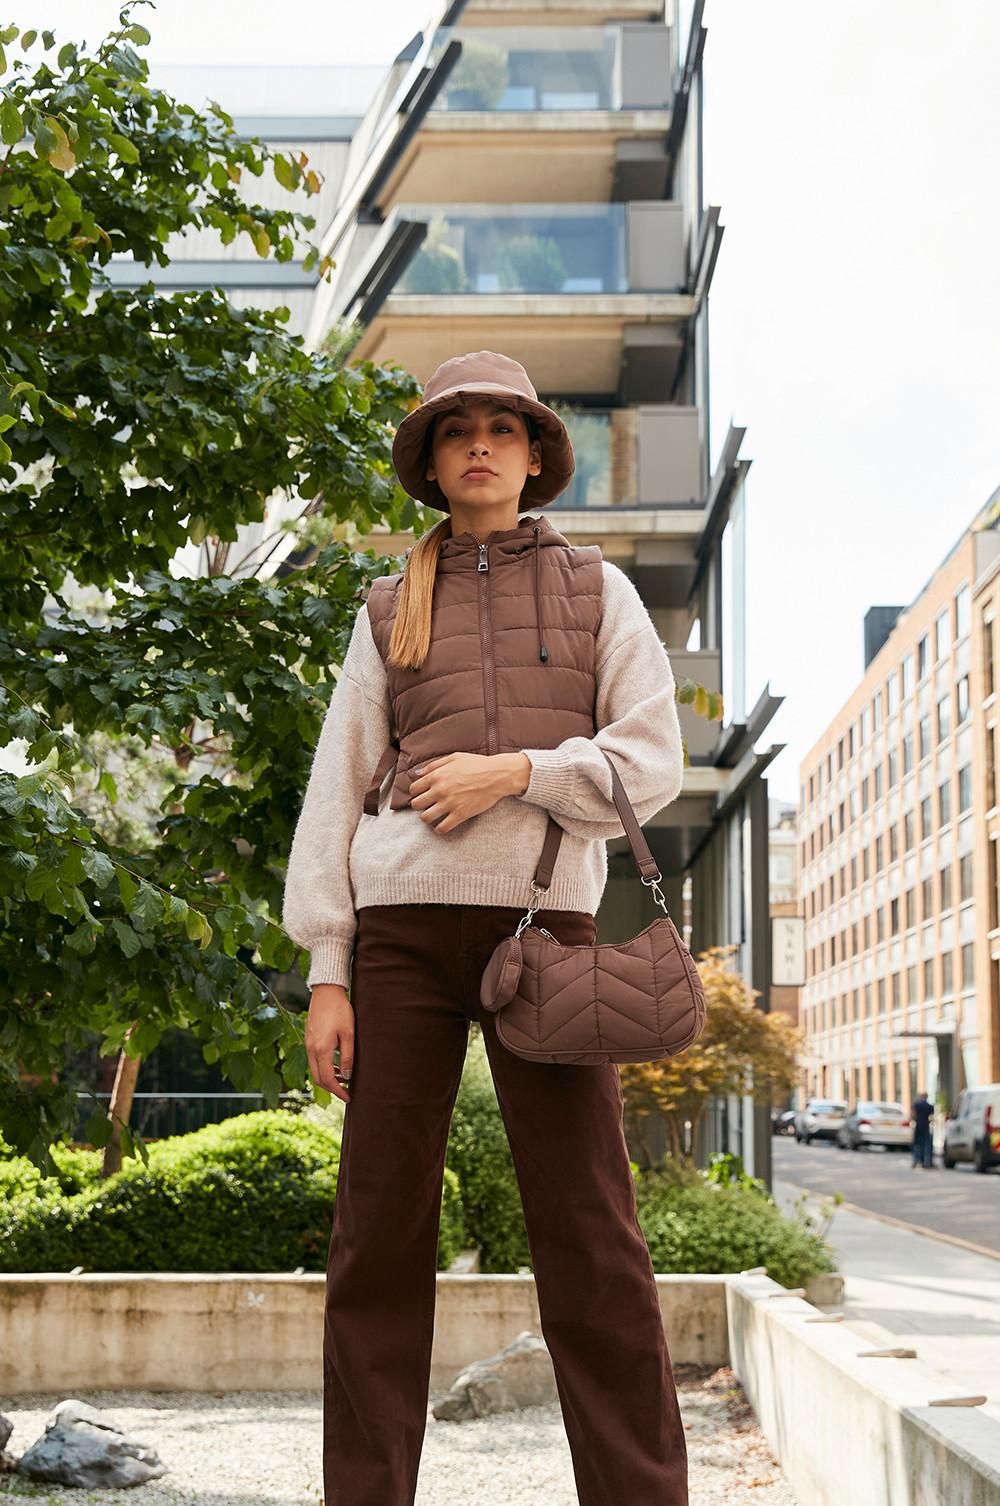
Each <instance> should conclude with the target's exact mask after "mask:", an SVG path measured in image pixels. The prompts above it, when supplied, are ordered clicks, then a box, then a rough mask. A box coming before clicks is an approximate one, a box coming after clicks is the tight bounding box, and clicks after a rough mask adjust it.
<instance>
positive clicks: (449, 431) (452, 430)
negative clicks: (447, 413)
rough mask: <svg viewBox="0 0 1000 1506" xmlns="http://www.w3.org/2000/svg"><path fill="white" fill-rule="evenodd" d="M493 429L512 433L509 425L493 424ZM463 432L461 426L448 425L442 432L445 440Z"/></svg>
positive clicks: (511, 427)
mask: <svg viewBox="0 0 1000 1506" xmlns="http://www.w3.org/2000/svg"><path fill="white" fill-rule="evenodd" d="M494 428H499V429H506V431H507V433H508V434H513V432H514V429H513V426H512V425H511V424H504V423H501V424H495V425H494ZM464 432H465V431H464V429H463V428H462V425H461V424H449V425H448V427H447V428H446V429H445V431H444V433H445V438H446V439H450V438H451V436H452V435H453V434H462V433H464Z"/></svg>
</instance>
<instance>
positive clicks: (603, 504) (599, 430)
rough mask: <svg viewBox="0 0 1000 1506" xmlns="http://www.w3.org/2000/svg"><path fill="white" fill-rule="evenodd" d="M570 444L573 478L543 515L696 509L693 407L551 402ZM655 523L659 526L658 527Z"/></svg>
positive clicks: (697, 418)
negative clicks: (587, 405) (573, 405)
mask: <svg viewBox="0 0 1000 1506" xmlns="http://www.w3.org/2000/svg"><path fill="white" fill-rule="evenodd" d="M551 406H552V407H554V408H555V410H556V412H557V413H558V414H559V416H560V418H562V420H563V422H564V423H565V424H566V427H567V429H568V430H569V433H570V438H571V439H572V441H573V453H574V455H575V457H576V471H575V473H574V475H573V479H572V481H571V482H570V484H569V486H568V487H567V488H566V490H565V491H564V492H563V493H562V494H561V495H560V496H559V497H557V498H556V499H555V501H554V502H552V503H551V504H550V506H551V510H552V511H553V512H555V511H563V512H580V511H583V512H589V513H593V512H594V511H595V510H598V509H601V510H603V509H608V510H610V511H612V512H617V513H618V517H617V518H609V519H608V520H607V522H608V526H609V528H610V529H611V530H612V531H615V532H617V531H618V530H619V529H620V527H621V510H622V509H631V508H643V509H645V508H660V507H663V508H672V509H678V508H686V507H694V508H701V507H702V506H703V504H704V499H705V496H706V491H707V476H706V461H705V453H704V443H703V437H702V415H701V414H700V412H699V410H698V409H697V408H695V407H686V406H685V407H673V406H671V405H670V404H666V403H662V404H643V405H640V406H637V407H634V408H611V409H598V408H587V409H582V410H581V409H576V410H574V409H572V408H569V407H567V406H566V405H564V404H562V403H560V402H558V401H553V403H552V405H551ZM660 522H661V523H662V520H660Z"/></svg>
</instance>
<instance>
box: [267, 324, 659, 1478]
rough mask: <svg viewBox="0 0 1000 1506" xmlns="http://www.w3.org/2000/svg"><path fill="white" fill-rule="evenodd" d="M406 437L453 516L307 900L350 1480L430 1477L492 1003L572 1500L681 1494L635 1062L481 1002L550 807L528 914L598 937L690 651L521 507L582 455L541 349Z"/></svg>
mask: <svg viewBox="0 0 1000 1506" xmlns="http://www.w3.org/2000/svg"><path fill="white" fill-rule="evenodd" d="M393 461H394V464H395V467H396V471H397V474H398V476H399V479H400V482H401V484H402V485H403V486H404V487H405V488H406V490H407V491H408V492H409V493H410V494H411V495H412V496H414V497H416V498H418V499H419V500H421V501H424V502H426V503H428V504H429V505H431V506H434V507H438V508H440V509H441V510H442V511H443V512H445V513H446V514H447V516H446V517H444V518H443V519H442V520H441V522H440V523H439V524H437V525H436V526H435V527H434V528H433V529H431V530H430V531H429V532H428V533H426V534H425V535H423V536H422V537H421V538H420V539H419V541H418V542H417V543H416V544H415V545H414V547H413V548H412V549H411V550H410V551H409V552H408V555H407V562H406V568H405V570H404V571H402V572H399V573H397V574H395V575H392V576H385V577H379V578H377V579H376V580H375V581H374V582H373V583H372V587H371V591H370V593H369V596H368V599H367V600H366V602H365V603H364V604H363V605H362V606H361V608H360V610H359V612H358V616H357V621H356V623H355V627H354V631H353V634H352V637H351V641H350V645H349V648H348V651H347V654H346V655H345V658H344V663H343V666H342V669H341V673H340V677H339V679H338V681H337V685H336V687H335V689H334V692H333V695H332V697H331V700H330V705H329V710H328V713H327V716H326V719H325V722H324V725H323V730H322V733H321V736H320V739H319V742H318V745H317V748H316V753H315V756H314V760H313V765H312V770H311V773H310V777H309V782H308V787H307V790H306V793H305V798H304V802H303V806H302V811H301V814H300V817H299V821H298V824H297V826H296V830H295V835H294V840H293V843H292V848H291V852H290V855H289V862H288V872H287V879H286V888H285V901H284V914H283V920H284V925H285V929H286V930H287V931H288V933H289V934H290V935H291V936H292V937H293V939H295V940H296V941H298V942H299V944H300V945H302V946H304V947H306V948H308V949H309V951H310V954H311V965H310V971H309V979H308V981H309V985H310V987H311V989H312V995H311V1000H310V1008H309V1016H308V1023H307V1027H306V1046H307V1051H308V1055H309V1063H310V1070H311V1073H312V1076H313V1078H314V1080H315V1081H316V1082H317V1083H318V1084H320V1085H321V1086H323V1087H325V1088H327V1089H329V1091H330V1092H331V1093H333V1094H334V1095H335V1096H337V1097H339V1098H341V1099H343V1100H344V1102H345V1103H346V1104H347V1108H346V1110H345V1119H344V1134H343V1143H342V1149H341V1160H340V1172H339V1179H338V1185H337V1193H336V1198H335V1204H334V1217H333V1231H332V1237H331V1240H330V1248H329V1260H328V1264H327V1286H326V1318H325V1331H324V1445H323V1462H324V1484H325V1499H326V1506H410V1503H412V1501H413V1499H414V1493H415V1490H416V1480H417V1470H418V1465H419V1460H420V1453H421V1448H422V1443H423V1437H424V1431H425V1426H426V1420H427V1401H428V1393H429V1377H430V1359H431V1342H432V1336H433V1325H434V1302H435V1289H436V1261H437V1241H438V1233H439V1220H440V1211H441V1192H442V1178H443V1168H444V1158H445V1152H446V1147H447V1141H448V1133H449V1128H450V1123H451V1115H452V1109H453V1105H454V1101H455V1096H456V1093H457V1091H458V1087H459V1083H460V1079H461V1074H462V1066H463V1062H464V1059H465V1051H466V1043H467V1038H468V1032H469V1023H470V1021H472V1020H476V1021H477V1022H478V1024H479V1025H480V1027H481V1029H482V1031H483V1035H484V1038H485V1045H486V1049H487V1052H488V1056H489V1061H490V1067H491V1071H492V1073H493V1080H494V1083H495V1085H496V1091H497V1097H498V1100H499V1104H500V1109H501V1113H502V1115H503V1119H504V1124H505V1127H506V1131H507V1135H508V1139H509V1141H510V1146H511V1152H512V1155H513V1158H514V1162H515V1166H516V1170H517V1177H518V1182H519V1186H520V1190H521V1196H522V1202H523V1206H524V1215H525V1222H526V1227H527V1232H528V1238H529V1244H530V1248H531V1258H532V1268H533V1272H534V1276H535V1282H536V1290H537V1296H538V1303H539V1311H540V1315H541V1326H542V1332H543V1336H544V1338H545V1341H546V1344H547V1347H548V1350H549V1353H550V1355H551V1357H552V1361H553V1366H554V1370H555V1378H556V1384H557V1389H558V1395H559V1399H560V1403H561V1407H562V1414H563V1418H564V1420H565V1426H566V1432H567V1437H568V1440H569V1445H570V1449H571V1453H572V1461H573V1469H574V1474H575V1479H576V1485H577V1491H578V1496H579V1500H580V1502H581V1503H582V1506H607V1503H609V1502H614V1503H616V1506H618V1503H621V1506H654V1503H655V1506H687V1501H688V1493H687V1456H686V1446H685V1438H684V1429H683V1425H682V1422H681V1418H680V1413H679V1407H678V1402H677V1393H676V1389H675V1385H674V1379H673V1374H672V1371H671V1367H670V1360H669V1356H668V1352H667V1346H666V1342H665V1339H664V1334H663V1326H662V1321H661V1316H660V1308H659V1301H658V1295H657V1289H656V1283H655V1278H654V1276H653V1270H652V1263H651V1261H650V1257H649V1251H648V1248H647V1246H646V1243H645V1240H644V1237H643V1235H642V1231H641V1229H640V1227H639V1225H638V1222H637V1219H636V1203H635V1189H634V1184H633V1181H632V1176H631V1171H630V1167H629V1161H628V1150H627V1147H626V1143H625V1138H624V1132H623V1099H622V1091H621V1083H620V1078H619V1074H618V1070H617V1067H616V1066H615V1064H614V1063H606V1064H604V1065H602V1066H598V1067H595V1066H576V1065H566V1064H564V1063H540V1062H532V1061H528V1060H526V1059H524V1058H521V1057H518V1056H516V1055H514V1054H513V1053H512V1052H510V1051H509V1050H507V1049H506V1048H505V1047H504V1046H503V1045H502V1044H501V1043H500V1042H499V1041H498V1039H497V1035H496V1029H495V1019H494V1016H493V1015H492V1014H491V1013H490V1012H489V1011H487V1010H484V1009H483V1008H482V1007H481V1005H480V1002H479V981H480V978H481V976H482V973H483V970H484V968H485V966H486V964H487V962H488V960H489V958H490V955H491V953H492V951H493V949H494V947H495V946H496V945H497V943H498V942H499V941H500V940H501V939H502V938H503V937H505V936H508V935H510V934H511V932H512V931H513V930H514V929H515V927H516V925H517V923H518V921H519V919H520V918H521V917H522V915H523V913H524V911H525V909H526V906H527V904H528V903H529V902H531V903H538V902H539V901H538V899H537V898H536V896H537V895H538V891H532V878H533V875H534V871H535V866H536V863H537V860H538V856H539V852H540V850H541V846H542V841H543V839H544V836H545V831H546V828H547V824H548V814H549V812H551V813H552V815H553V816H554V817H555V819H556V820H557V821H558V822H559V824H560V825H561V826H562V827H563V828H564V833H565V835H564V837H563V841H562V845H561V848H560V852H559V858H558V861H557V863H556V865H555V871H554V873H553V876H552V881H551V883H550V885H549V887H548V889H547V890H545V891H544V901H545V907H544V908H539V909H538V910H537V912H536V914H535V917H534V923H535V924H536V925H544V926H545V927H546V928H547V929H548V930H549V931H550V932H552V934H553V935H554V936H555V937H556V939H557V940H559V941H561V942H563V943H565V944H569V945H580V944H590V943H591V942H592V941H593V939H594V936H595V920H594V914H595V911H596V910H597V907H598V905H599V903H600V899H601V894H602V892H603V889H604V886H605V883H606V880H607V853H606V850H605V841H606V839H607V838H609V837H615V836H621V835H622V834H623V828H622V826H621V824H620V822H619V820H618V814H617V810H616V807H615V805H614V800H613V796H612V790H611V776H610V770H609V768H608V763H607V758H606V757H605V752H604V751H602V749H603V750H605V751H606V752H607V753H608V754H609V755H610V756H611V757H613V758H614V761H615V765H616V768H617V769H618V771H619V774H620V776H621V779H622V782H623V784H624V786H625V789H626V791H627V793H628V795H629V798H630V800H631V802H632V805H633V807H634V809H635V811H636V815H637V818H638V820H639V821H640V823H642V822H645V821H648V820H649V818H650V817H651V816H652V815H653V814H655V812H657V811H658V810H660V809H662V808H663V806H665V805H667V804H669V802H670V801H672V800H673V799H674V798H675V797H676V796H677V794H678V793H679V790H680V786H681V781H682V777H683V755H682V745H681V736H680V727H679V723H678V718H677V708H676V704H675V701H674V677H673V673H672V671H671V667H670V662H669V659H668V656H667V653H666V650H665V649H664V646H663V644H662V642H661V641H660V638H659V635H658V633H657V631H656V629H655V626H654V624H653V622H652V620H651V618H650V616H649V614H648V612H647V611H646V608H645V606H644V604H643V602H642V599H641V597H640V596H639V594H638V592H637V591H636V589H635V587H634V586H633V585H632V583H631V581H630V580H629V578H628V577H627V576H626V575H625V573H624V572H623V571H622V570H620V569H618V568H617V567H616V566H614V565H612V564H610V563H609V562H608V561H605V560H603V559H602V557H601V552H600V550H599V548H598V547H597V546H596V545H589V546H579V547H574V546H573V545H571V544H570V543H569V542H568V540H567V539H566V538H565V537H564V536H563V535H562V534H561V533H559V531H558V530H557V529H554V528H552V527H551V525H550V524H549V522H548V520H547V519H546V518H543V517H537V516H536V517H532V516H528V517H526V518H523V519H521V520H520V521H519V520H518V513H519V511H520V509H521V507H522V506H524V505H534V506H535V507H536V508H538V507H543V506H544V505H545V504H546V503H547V502H550V501H551V500H552V499H553V498H554V497H555V496H557V495H558V494H559V493H560V492H561V491H563V490H564V489H565V487H566V485H567V484H568V482H569V480H570V478H571V476H572V474H573V452H572V446H571V443H570V439H569V435H568V433H567V431H566V428H565V426H564V425H563V423H562V421H561V419H560V418H559V417H558V415H557V414H555V413H554V412H553V411H552V409H550V408H548V407H546V406H545V404H543V403H540V402H539V401H538V399H537V396H536V393H535V389H534V387H533V386H532V384H531V382H530V380H529V379H528V375H527V372H526V371H525V369H524V367H523V366H522V365H520V363H519V362H517V361H513V360H511V359H510V358H509V357H507V356H504V355H500V354H498V353H497V352H493V351H474V352H470V353H469V354H468V355H464V356H458V357H455V358H453V359H452V360H450V361H446V362H444V363H443V365H442V366H440V367H439V368H438V370H437V371H436V372H435V373H434V375H433V376H432V377H431V379H430V380H429V381H428V383H427V385H426V387H425V389H424V394H423V400H422V402H421V404H420V406H419V407H418V408H416V409H415V410H414V411H413V412H411V413H409V414H408V415H407V416H406V418H405V419H404V420H403V422H402V423H401V424H400V426H399V429H398V430H397V432H396V436H395V440H394V443H393ZM532 742H537V743H538V746H537V747H536V746H523V744H526V743H532ZM390 768H391V769H394V770H395V773H394V777H393V781H392V786H391V791H390V794H389V796H388V797H387V798H386V799H385V800H384V801H383V802H382V803H381V804H380V790H381V785H382V782H383V780H384V779H385V776H386V775H387V773H388V772H389V770H390ZM348 989H350V993H348ZM337 1054H339V1066H337V1065H335V1064H334V1058H335V1055H337Z"/></svg>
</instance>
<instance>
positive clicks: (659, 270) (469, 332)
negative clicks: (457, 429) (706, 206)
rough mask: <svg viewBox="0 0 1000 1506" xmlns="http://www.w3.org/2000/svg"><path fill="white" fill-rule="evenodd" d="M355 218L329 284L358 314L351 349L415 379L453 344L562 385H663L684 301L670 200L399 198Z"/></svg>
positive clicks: (595, 388)
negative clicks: (369, 216) (361, 328)
mask: <svg viewBox="0 0 1000 1506" xmlns="http://www.w3.org/2000/svg"><path fill="white" fill-rule="evenodd" d="M360 231H361V233H359V234H358V235H357V236H356V237H355V240H354V243H353V244H352V247H351V254H350V256H349V258H348V261H347V264H346V265H345V266H344V268H343V270H342V272H341V275H340V279H339V281H338V284H337V287H336V290H335V293H334V294H333V302H335V304H336V306H337V311H338V312H339V314H340V315H341V317H344V318H347V319H351V318H357V319H359V320H360V322H361V323H363V324H365V325H366V326H367V328H366V331H365V333H364V335H363V336H362V337H361V340H360V341H359V343H358V345H357V347H356V348H355V354H356V355H357V357H358V358H365V359H377V360H382V359H391V360H396V361H399V362H400V363H401V364H402V365H404V366H406V367H407V368H408V369H409V370H411V371H413V372H414V373H415V374H416V375H417V376H418V377H419V378H420V379H421V380H422V381H426V379H427V377H428V376H429V375H430V373H431V372H432V371H433V370H434V368H435V367H436V366H437V365H438V364H440V362H441V361H443V360H445V359H447V357H448V356H450V355H453V354H454V352H455V349H456V348H458V346H459V345H463V346H464V347H466V348H469V349H479V348H487V349H498V350H504V351H506V352H508V354H510V355H512V356H514V358H515V359H516V360H519V361H521V362H522V363H523V364H524V365H525V367H526V368H527V369H528V371H530V372H531V374H532V380H533V381H534V383H535V386H536V387H537V388H538V390H539V391H541V390H543V389H545V390H548V391H553V392H559V391H562V392H564V393H565V394H566V395H567V397H570V398H576V397H580V398H591V399H595V400H597V401H598V402H604V403H605V404H607V405H608V406H613V405H616V404H622V405H627V404H632V403H637V402H652V401H656V400H661V399H662V397H663V395H664V393H671V392H672V391H673V383H674V378H675V375H676V372H677V368H678V364H679V362H680V360H681V358H682V354H683V344H684V334H685V329H686V327H687V324H688V322H689V321H690V319H691V318H693V316H694V315H695V314H696V312H697V308H698V299H697V296H696V295H695V294H694V293H693V292H689V291H688V286H687V284H688V256H689V252H688V245H687V234H686V229H685V219H684V209H683V206H682V205H681V204H679V203H676V202H673V201H653V202H648V203H647V202H645V201H641V202H638V203H628V204H546V205H544V206H540V205H538V204H518V205H497V204H464V205H430V204H401V205H398V206H397V207H396V208H395V209H394V210H393V211H392V212H391V213H390V215H389V217H388V218H387V220H386V221H385V222H384V224H381V225H378V226H363V227H360ZM407 238H409V240H407ZM404 243H405V253H404V254H398V255H396V253H395V251H394V248H397V247H400V246H401V245H404ZM394 255H396V260H395V262H393V257H394ZM570 377H571V380H570V379H569V378H570Z"/></svg>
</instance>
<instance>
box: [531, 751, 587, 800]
mask: <svg viewBox="0 0 1000 1506" xmlns="http://www.w3.org/2000/svg"><path fill="white" fill-rule="evenodd" d="M521 752H522V753H525V754H527V757H528V761H529V762H530V764H531V774H530V776H529V778H528V787H527V789H525V790H522V791H521V794H520V795H519V797H518V798H519V799H520V800H527V801H529V802H530V803H531V804H532V805H541V806H544V807H545V808H546V809H549V808H551V809H552V810H553V811H560V812H563V813H565V812H567V811H569V810H571V809H572V807H573V800H574V796H575V794H576V778H577V770H576V765H575V762H574V756H573V750H572V749H571V750H569V751H566V750H563V749H560V748H522V749H521Z"/></svg>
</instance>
